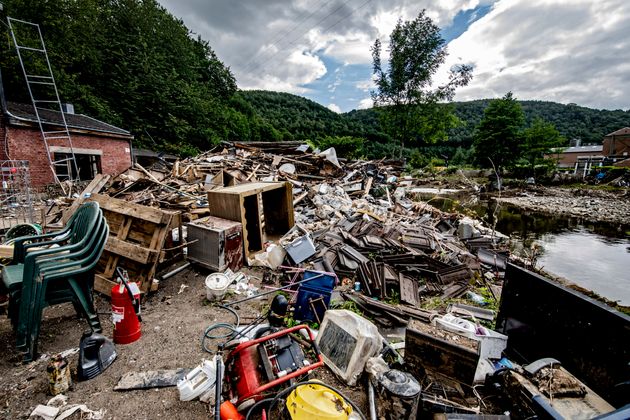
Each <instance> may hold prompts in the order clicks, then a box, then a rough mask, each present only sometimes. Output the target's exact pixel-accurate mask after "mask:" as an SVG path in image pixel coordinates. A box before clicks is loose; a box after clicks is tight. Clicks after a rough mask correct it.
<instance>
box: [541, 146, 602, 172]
mask: <svg viewBox="0 0 630 420" xmlns="http://www.w3.org/2000/svg"><path fill="white" fill-rule="evenodd" d="M602 150H603V146H602V145H601V144H600V145H595V146H574V147H566V148H562V147H560V148H557V149H555V150H554V153H552V154H551V155H550V156H549V157H552V158H554V159H557V160H558V164H557V166H558V168H564V169H573V173H574V174H577V173H580V174H586V173H588V172H589V171H590V170H591V169H592V168H594V167H596V166H601V165H602V163H603V162H604V155H603V153H602Z"/></svg>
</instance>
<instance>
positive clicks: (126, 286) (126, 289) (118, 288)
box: [112, 267, 142, 344]
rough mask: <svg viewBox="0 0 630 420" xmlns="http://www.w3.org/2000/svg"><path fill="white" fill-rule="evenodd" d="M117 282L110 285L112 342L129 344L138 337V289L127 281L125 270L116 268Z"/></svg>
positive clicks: (139, 319)
mask: <svg viewBox="0 0 630 420" xmlns="http://www.w3.org/2000/svg"><path fill="white" fill-rule="evenodd" d="M116 273H118V284H117V285H115V286H114V287H112V320H113V321H114V343H116V344H129V343H133V342H134V341H136V340H137V339H139V338H140V336H141V335H142V332H141V330H140V322H141V321H142V318H141V317H140V289H138V286H137V285H136V283H129V275H128V274H127V271H126V270H123V269H121V268H120V267H117V268H116Z"/></svg>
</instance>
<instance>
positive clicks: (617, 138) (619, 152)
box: [603, 127, 630, 167]
mask: <svg viewBox="0 0 630 420" xmlns="http://www.w3.org/2000/svg"><path fill="white" fill-rule="evenodd" d="M603 154H604V156H606V160H607V162H609V163H610V164H612V165H614V166H626V167H627V166H630V127H624V128H622V129H619V130H617V131H613V132H612V133H610V134H608V135H606V136H605V137H604V145H603Z"/></svg>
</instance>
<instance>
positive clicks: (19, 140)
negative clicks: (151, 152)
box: [0, 100, 133, 187]
mask: <svg viewBox="0 0 630 420" xmlns="http://www.w3.org/2000/svg"><path fill="white" fill-rule="evenodd" d="M38 110H39V111H40V112H39V113H40V118H41V120H42V121H43V122H44V123H45V126H44V130H46V131H54V130H59V129H60V128H59V127H60V126H63V124H62V121H61V113H60V112H59V111H50V110H41V109H39V108H38ZM64 114H65V118H66V122H67V125H68V129H69V130H70V136H71V138H72V148H73V150H74V154H75V158H76V161H77V166H78V168H79V174H80V178H81V179H82V180H87V179H91V178H93V177H94V175H96V174H97V173H103V174H111V175H116V174H119V173H121V172H123V171H124V170H126V169H127V168H129V167H130V166H131V155H132V153H131V140H132V139H133V136H132V135H131V134H130V133H129V132H128V131H125V130H123V129H121V128H118V127H115V126H113V125H110V124H107V123H105V122H102V121H98V120H96V119H94V118H91V117H88V116H87V115H82V114H74V113H73V112H64ZM48 145H49V147H50V151H51V153H53V154H54V160H55V161H58V160H61V159H63V158H65V157H67V156H69V155H68V154H69V153H70V149H69V148H68V142H67V140H65V139H51V140H48ZM0 160H27V161H29V169H30V177H31V182H32V185H33V186H36V187H37V186H43V185H47V184H51V183H54V182H55V177H54V175H53V172H52V169H51V167H50V164H49V162H48V156H47V152H46V147H45V144H44V141H43V140H42V136H41V132H40V129H39V125H38V122H37V117H36V116H35V113H34V111H33V107H32V105H30V104H20V103H15V102H6V101H4V100H2V116H1V118H0ZM67 163H68V165H67V167H63V166H62V167H59V168H57V176H58V177H59V178H60V179H62V180H63V179H64V177H67V176H68V174H69V173H70V171H73V172H74V166H73V165H72V164H71V162H67Z"/></svg>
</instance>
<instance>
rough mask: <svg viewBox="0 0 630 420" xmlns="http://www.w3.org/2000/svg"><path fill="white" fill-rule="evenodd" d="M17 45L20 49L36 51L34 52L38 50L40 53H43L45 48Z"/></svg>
mask: <svg viewBox="0 0 630 420" xmlns="http://www.w3.org/2000/svg"><path fill="white" fill-rule="evenodd" d="M17 47H18V48H19V49H21V50H29V51H36V52H40V53H45V52H46V50H42V49H41V48H33V47H25V46H22V45H18V46H17Z"/></svg>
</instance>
